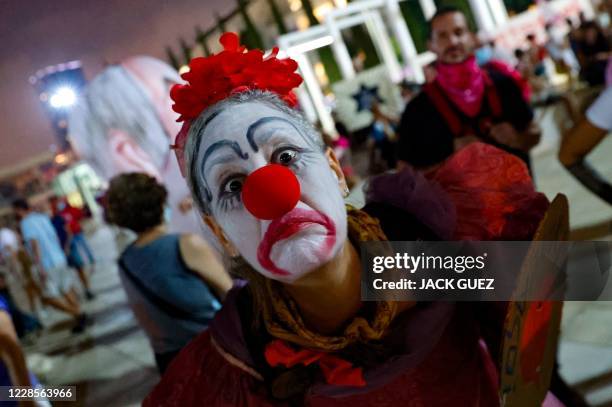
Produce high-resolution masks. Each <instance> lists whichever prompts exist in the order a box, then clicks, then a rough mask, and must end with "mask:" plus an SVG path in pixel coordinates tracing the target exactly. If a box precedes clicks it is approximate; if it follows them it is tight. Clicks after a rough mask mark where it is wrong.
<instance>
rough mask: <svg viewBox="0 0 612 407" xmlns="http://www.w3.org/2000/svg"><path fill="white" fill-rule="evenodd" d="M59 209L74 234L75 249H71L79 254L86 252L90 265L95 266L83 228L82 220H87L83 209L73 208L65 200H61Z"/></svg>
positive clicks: (73, 244) (73, 243)
mask: <svg viewBox="0 0 612 407" xmlns="http://www.w3.org/2000/svg"><path fill="white" fill-rule="evenodd" d="M58 209H59V211H60V215H62V217H63V218H64V220H65V221H66V224H67V225H68V229H69V230H70V232H71V233H72V243H71V245H72V246H73V247H71V250H75V251H76V252H78V253H79V254H81V252H84V253H85V255H86V256H87V259H88V260H89V264H91V265H93V264H94V263H95V260H94V256H93V253H92V252H91V248H90V247H89V244H88V243H87V240H86V239H85V235H84V234H83V228H82V227H81V220H83V219H84V218H85V213H84V212H83V210H82V209H79V208H75V207H74V206H71V205H70V204H69V203H68V202H66V200H65V199H62V200H60V202H59V203H58Z"/></svg>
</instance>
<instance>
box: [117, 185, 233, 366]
mask: <svg viewBox="0 0 612 407" xmlns="http://www.w3.org/2000/svg"><path fill="white" fill-rule="evenodd" d="M167 196H168V193H167V191H166V188H165V187H164V186H162V185H161V184H159V183H158V182H157V181H156V180H155V178H153V177H151V176H149V175H146V174H144V173H129V174H122V175H118V176H116V177H115V178H113V179H112V180H111V183H110V187H109V190H108V193H107V198H108V201H107V210H108V218H109V220H110V221H111V222H112V223H114V224H116V225H117V226H119V227H123V228H127V229H130V230H132V231H133V232H135V233H136V234H137V235H138V238H137V239H136V241H135V242H133V243H132V244H131V245H129V246H128V247H127V248H126V249H125V250H124V251H123V253H122V254H121V256H120V258H119V266H120V268H119V275H120V278H121V282H122V283H123V287H124V288H125V290H126V293H127V297H128V302H129V304H130V307H131V308H132V310H133V311H134V314H135V315H136V318H137V319H138V321H139V323H140V325H141V326H142V328H143V329H144V330H145V332H146V333H147V336H148V337H149V340H150V342H151V346H152V348H153V351H154V353H155V361H156V363H157V367H158V369H159V371H160V373H162V374H163V373H164V371H165V370H166V368H167V367H168V365H169V364H170V362H171V361H172V360H173V359H174V357H175V356H176V355H177V354H178V353H179V352H180V351H181V349H182V348H183V347H184V346H185V345H186V344H187V343H188V342H189V341H190V340H191V339H192V338H194V337H195V336H197V335H198V334H199V333H201V332H202V331H203V330H205V329H206V328H207V327H208V325H209V323H210V322H211V321H212V319H213V317H214V315H215V313H216V312H217V311H218V310H219V309H220V308H221V305H220V302H221V301H222V300H223V298H224V297H225V293H226V292H227V291H229V289H230V288H231V287H232V280H231V278H230V277H229V275H228V274H227V273H226V272H225V270H224V268H223V265H222V264H221V262H220V261H219V260H218V258H217V255H216V254H215V253H214V250H213V249H212V248H211V247H210V246H208V244H206V242H204V240H203V239H202V238H200V237H199V236H197V235H193V234H171V233H168V231H167V225H166V223H165V221H164V212H165V211H164V207H165V204H166V199H167Z"/></svg>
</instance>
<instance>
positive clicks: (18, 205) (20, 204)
mask: <svg viewBox="0 0 612 407" xmlns="http://www.w3.org/2000/svg"><path fill="white" fill-rule="evenodd" d="M12 206H13V209H21V210H24V211H29V210H30V204H29V203H28V201H26V200H25V199H23V198H17V199H15V200H14V201H13V204H12Z"/></svg>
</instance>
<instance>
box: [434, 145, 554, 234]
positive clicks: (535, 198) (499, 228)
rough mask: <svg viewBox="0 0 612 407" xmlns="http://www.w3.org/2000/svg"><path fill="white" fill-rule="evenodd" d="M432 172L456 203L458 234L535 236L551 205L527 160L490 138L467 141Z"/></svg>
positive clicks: (456, 232)
mask: <svg viewBox="0 0 612 407" xmlns="http://www.w3.org/2000/svg"><path fill="white" fill-rule="evenodd" d="M427 178H428V179H430V180H432V181H435V182H437V183H438V184H439V185H440V186H441V187H442V188H443V189H444V190H445V191H446V192H447V194H448V195H449V196H450V198H451V200H452V201H453V202H454V204H455V207H456V210H457V227H456V229H455V235H454V239H455V240H530V239H531V238H532V236H533V234H534V233H535V231H536V229H537V227H538V224H539V222H540V220H541V219H542V217H543V216H544V213H545V212H546V209H547V208H548V200H547V199H546V197H545V196H544V195H543V194H541V193H539V192H536V191H535V189H534V186H533V182H532V180H531V176H530V175H529V171H528V169H527V166H526V165H525V163H524V162H523V161H522V160H521V159H519V158H518V157H516V156H514V155H512V154H509V153H507V152H505V151H503V150H500V149H499V148H496V147H494V146H492V145H490V144H485V143H480V142H477V143H472V144H469V145H467V146H466V147H464V148H463V149H461V150H459V151H458V152H456V153H455V154H453V155H452V156H451V157H450V158H449V159H448V160H447V161H446V162H445V163H444V164H442V166H441V167H440V168H438V169H437V170H435V171H433V172H432V173H429V174H428V175H427Z"/></svg>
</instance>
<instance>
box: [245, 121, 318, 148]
mask: <svg viewBox="0 0 612 407" xmlns="http://www.w3.org/2000/svg"><path fill="white" fill-rule="evenodd" d="M273 121H281V122H285V123H287V124H289V125H290V126H291V127H293V128H294V129H295V131H297V133H298V134H299V135H300V136H301V137H302V138H303V139H304V141H305V142H306V144H307V145H311V141H310V140H309V139H308V137H306V136H305V135H304V134H302V132H301V131H300V129H298V128H297V126H296V125H295V124H293V123H292V122H291V121H289V120H287V119H285V118H284V117H278V116H267V117H262V118H261V119H259V120H257V121H256V122H255V123H253V124H251V125H250V126H249V128H248V129H247V134H246V138H247V141H248V142H249V145H250V146H251V148H252V149H253V151H254V152H257V151H259V147H258V146H257V143H256V141H255V132H256V131H257V129H258V128H259V127H261V126H263V125H264V124H268V123H270V122H273Z"/></svg>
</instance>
